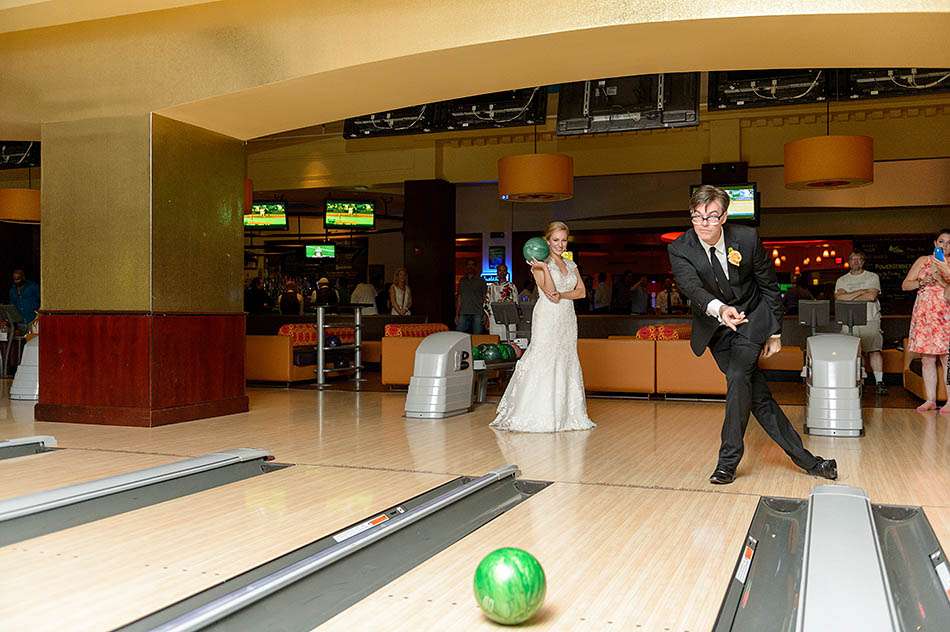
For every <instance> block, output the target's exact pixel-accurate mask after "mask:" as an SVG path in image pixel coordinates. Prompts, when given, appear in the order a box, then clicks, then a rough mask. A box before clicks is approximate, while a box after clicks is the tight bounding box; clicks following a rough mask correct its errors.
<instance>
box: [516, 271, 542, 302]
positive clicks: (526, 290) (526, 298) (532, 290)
mask: <svg viewBox="0 0 950 632" xmlns="http://www.w3.org/2000/svg"><path fill="white" fill-rule="evenodd" d="M536 300H538V286H537V284H535V282H534V276H533V275H532V276H529V277H528V278H527V280H525V282H524V284H522V286H521V291H520V292H518V301H519V302H521V303H533V302H534V301H536Z"/></svg>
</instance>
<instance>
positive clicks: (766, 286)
mask: <svg viewBox="0 0 950 632" xmlns="http://www.w3.org/2000/svg"><path fill="white" fill-rule="evenodd" d="M722 229H723V231H724V232H725V246H726V252H727V256H728V254H729V251H730V250H732V251H737V252H738V253H739V255H738V257H741V261H739V264H738V265H735V264H734V263H733V262H734V261H735V259H736V258H737V256H736V255H734V254H733V255H732V258H731V259H730V263H729V264H728V268H729V285H730V286H731V287H732V292H733V293H734V294H735V298H734V299H733V300H731V301H727V300H726V298H725V297H724V296H723V294H722V292H720V291H719V287H718V286H717V285H716V277H715V276H714V273H713V269H712V267H711V265H710V262H709V246H707V245H706V244H705V243H703V241H702V240H701V239H700V238H699V236H698V235H697V234H696V231H695V230H693V229H692V228H690V229H689V230H688V231H686V232H685V233H683V234H682V235H681V236H680V237H679V238H678V239H677V240H676V241H674V242H673V243H671V244H670V246H669V248H668V249H667V251H668V253H669V256H670V265H671V266H672V267H673V275H674V276H675V277H676V283H677V285H679V289H680V292H681V293H682V294H684V295H686V297H687V298H689V302H690V306H691V309H692V311H693V333H692V336H691V337H690V347H691V348H692V350H693V353H695V354H696V355H697V356H699V355H702V354H703V352H704V351H705V350H706V347H707V346H708V345H709V341H710V339H711V338H712V337H713V334H714V333H716V329H718V328H719V326H720V325H719V321H718V320H717V319H715V318H713V317H712V316H710V315H708V314H707V313H706V306H707V305H708V304H709V302H710V301H711V300H713V299H714V298H716V299H719V300H720V301H722V302H723V303H725V304H727V305H731V306H733V307H735V308H736V309H737V310H739V311H740V312H745V314H746V318H748V319H749V322H748V323H746V324H744V325H740V326H739V327H738V333H739V334H741V335H743V336H745V337H747V338H748V339H749V340H751V341H752V342H754V343H757V344H762V343H764V342H765V341H766V340H767V339H768V338H769V336H771V335H773V334H779V333H781V332H782V316H783V314H784V313H785V308H784V305H783V304H782V295H781V293H780V292H779V288H778V283H777V282H776V280H775V270H774V269H773V267H772V260H771V258H770V257H769V254H768V253H767V252H766V251H765V249H764V248H763V247H762V242H760V241H759V235H758V233H757V232H756V230H755V229H754V228H751V227H749V226H742V225H733V224H729V223H726V224H723V226H722Z"/></svg>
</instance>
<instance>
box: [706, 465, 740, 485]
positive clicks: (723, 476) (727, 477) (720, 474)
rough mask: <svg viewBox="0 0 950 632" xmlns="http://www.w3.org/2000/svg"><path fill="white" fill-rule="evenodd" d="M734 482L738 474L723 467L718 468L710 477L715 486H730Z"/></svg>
mask: <svg viewBox="0 0 950 632" xmlns="http://www.w3.org/2000/svg"><path fill="white" fill-rule="evenodd" d="M734 480H736V473H735V472H730V471H729V470H727V469H725V468H722V467H717V468H716V471H715V472H713V473H712V476H710V477H709V482H710V483H712V484H713V485H728V484H729V483H731V482H732V481H734Z"/></svg>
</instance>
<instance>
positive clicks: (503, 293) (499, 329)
mask: <svg viewBox="0 0 950 632" xmlns="http://www.w3.org/2000/svg"><path fill="white" fill-rule="evenodd" d="M495 271H496V272H497V274H498V280H497V281H496V282H495V283H489V284H488V291H487V292H486V293H485V316H486V318H488V331H489V332H490V333H493V334H495V335H496V336H498V337H499V338H500V339H501V340H508V334H509V332H507V331H505V326H504V325H499V324H498V323H496V322H495V317H494V314H493V313H492V308H491V304H492V303H515V302H517V300H518V288H517V287H515V284H514V283H512V282H511V281H509V280H508V266H506V265H505V264H503V263H502V264H500V265H499V266H498V267H497V268H495Z"/></svg>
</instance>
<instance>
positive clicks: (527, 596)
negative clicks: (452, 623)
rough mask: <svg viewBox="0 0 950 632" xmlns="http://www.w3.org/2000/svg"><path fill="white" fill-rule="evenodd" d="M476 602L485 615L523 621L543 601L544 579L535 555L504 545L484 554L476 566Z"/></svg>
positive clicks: (500, 620) (505, 621) (498, 620)
mask: <svg viewBox="0 0 950 632" xmlns="http://www.w3.org/2000/svg"><path fill="white" fill-rule="evenodd" d="M473 587H474V590H475V601H476V602H477V603H478V607H479V608H481V609H482V612H483V613H484V614H485V616H486V617H488V618H489V619H491V620H492V621H495V622H496V623H501V624H504V625H517V624H519V623H524V622H525V621H527V620H528V619H530V618H531V617H533V616H534V614H535V613H536V612H537V611H538V610H539V609H540V608H541V605H542V604H543V603H544V596H545V594H546V592H547V580H546V578H545V576H544V569H543V568H542V567H541V563H540V562H538V560H537V558H535V557H534V556H533V555H531V554H530V553H528V552H527V551H525V550H523V549H517V548H514V547H506V548H502V549H498V550H496V551H492V552H491V553H489V554H488V555H486V556H485V557H484V558H483V559H482V561H481V562H480V563H479V565H478V568H476V569H475V579H474V586H473Z"/></svg>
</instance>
